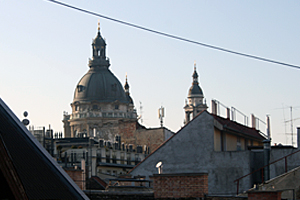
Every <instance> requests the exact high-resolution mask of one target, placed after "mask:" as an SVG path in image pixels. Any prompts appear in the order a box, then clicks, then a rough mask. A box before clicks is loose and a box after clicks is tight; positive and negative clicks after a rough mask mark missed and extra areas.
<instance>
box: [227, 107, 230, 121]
mask: <svg viewBox="0 0 300 200" xmlns="http://www.w3.org/2000/svg"><path fill="white" fill-rule="evenodd" d="M226 111H227V119H230V108H226Z"/></svg>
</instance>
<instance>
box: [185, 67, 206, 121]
mask: <svg viewBox="0 0 300 200" xmlns="http://www.w3.org/2000/svg"><path fill="white" fill-rule="evenodd" d="M192 77H193V82H192V86H191V87H190V89H189V93H188V100H186V101H185V106H184V111H185V124H186V123H188V122H189V121H190V120H191V119H193V118H194V117H195V116H196V115H197V114H199V113H200V112H201V111H203V110H206V109H207V105H206V102H205V101H204V102H203V100H204V95H203V92H202V89H201V88H200V86H199V82H198V77H199V76H198V73H197V71H196V63H194V73H193V75H192Z"/></svg>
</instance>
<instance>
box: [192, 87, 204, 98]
mask: <svg viewBox="0 0 300 200" xmlns="http://www.w3.org/2000/svg"><path fill="white" fill-rule="evenodd" d="M193 96H203V92H202V89H201V88H200V87H199V85H192V86H191V87H190V89H189V94H188V97H193Z"/></svg>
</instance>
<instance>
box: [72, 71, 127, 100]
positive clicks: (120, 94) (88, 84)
mask: <svg viewBox="0 0 300 200" xmlns="http://www.w3.org/2000/svg"><path fill="white" fill-rule="evenodd" d="M116 100H117V101H120V102H121V103H130V102H129V100H128V98H127V97H126V94H125V91H124V89H123V87H122V85H121V83H120V82H119V80H118V79H117V78H116V77H115V76H114V75H113V73H112V72H111V71H110V70H109V69H108V68H106V67H92V68H91V69H90V70H89V71H88V72H87V73H86V74H85V75H84V76H83V77H82V78H81V80H80V81H79V83H78V84H77V87H76V89H75V93H74V100H73V102H76V101H79V102H81V103H84V102H91V101H99V102H114V101H116Z"/></svg>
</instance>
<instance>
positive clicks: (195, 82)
mask: <svg viewBox="0 0 300 200" xmlns="http://www.w3.org/2000/svg"><path fill="white" fill-rule="evenodd" d="M192 77H193V85H199V82H198V73H197V71H196V61H195V62H194V73H193V76H192Z"/></svg>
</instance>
